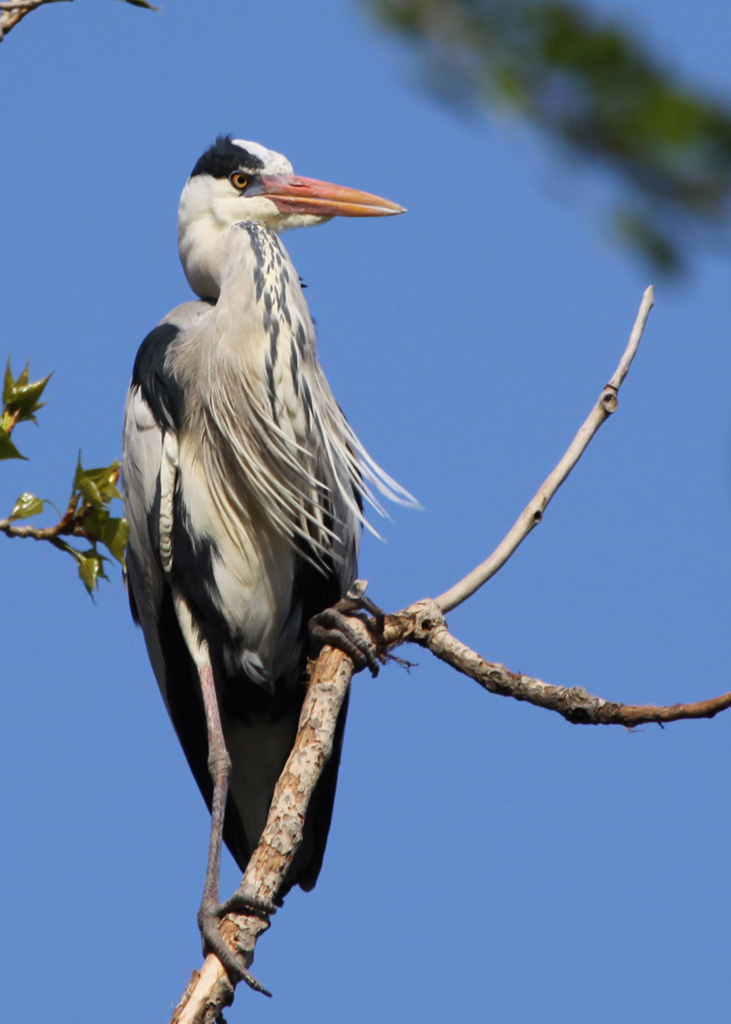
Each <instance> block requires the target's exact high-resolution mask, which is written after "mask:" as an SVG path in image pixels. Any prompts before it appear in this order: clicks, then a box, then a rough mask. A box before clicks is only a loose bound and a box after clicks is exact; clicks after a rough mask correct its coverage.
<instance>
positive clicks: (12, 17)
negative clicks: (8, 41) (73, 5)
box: [0, 0, 70, 43]
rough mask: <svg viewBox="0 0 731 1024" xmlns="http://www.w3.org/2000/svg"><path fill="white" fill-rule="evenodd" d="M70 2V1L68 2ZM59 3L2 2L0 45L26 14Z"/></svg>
mask: <svg viewBox="0 0 731 1024" xmlns="http://www.w3.org/2000/svg"><path fill="white" fill-rule="evenodd" d="M68 2H70V0H68ZM55 3H59V0H2V2H0V43H1V42H2V41H3V39H4V38H5V36H6V35H7V34H8V32H9V31H10V30H11V28H15V26H16V25H17V24H18V22H19V21H22V20H23V18H24V17H25V16H26V14H30V12H31V11H34V10H35V9H36V8H37V7H42V6H43V5H44V4H55Z"/></svg>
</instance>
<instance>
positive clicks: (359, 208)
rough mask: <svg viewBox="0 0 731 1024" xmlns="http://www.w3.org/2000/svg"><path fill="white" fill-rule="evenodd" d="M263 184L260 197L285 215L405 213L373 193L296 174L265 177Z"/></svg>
mask: <svg viewBox="0 0 731 1024" xmlns="http://www.w3.org/2000/svg"><path fill="white" fill-rule="evenodd" d="M261 184H262V190H261V194H262V195H265V196H268V197H269V199H271V200H272V202H273V203H274V204H275V206H276V207H277V209H278V210H280V211H281V212H282V213H305V214H310V215H312V216H315V217H388V216H391V215H392V214H394V213H405V209H404V207H403V206H399V205H398V203H392V202H390V200H388V199H381V197H380V196H373V195H371V194H370V192H359V191H358V190H357V189H354V188H344V187H343V186H342V185H331V184H330V183H329V182H327V181H316V180H315V179H314V178H300V177H299V175H295V174H291V175H290V174H276V175H269V176H265V177H263V178H262V179H261Z"/></svg>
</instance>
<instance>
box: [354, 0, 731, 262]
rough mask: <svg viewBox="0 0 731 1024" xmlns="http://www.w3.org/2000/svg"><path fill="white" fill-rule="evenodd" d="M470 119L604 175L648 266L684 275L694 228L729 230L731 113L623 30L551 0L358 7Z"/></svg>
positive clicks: (413, 1) (626, 236) (375, 2)
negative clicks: (522, 134) (497, 124)
mask: <svg viewBox="0 0 731 1024" xmlns="http://www.w3.org/2000/svg"><path fill="white" fill-rule="evenodd" d="M364 4H365V6H366V8H368V9H369V10H370V11H371V12H372V13H373V14H374V15H375V17H376V18H377V20H378V21H379V23H380V24H382V25H383V26H386V27H387V28H389V29H391V30H393V31H395V32H397V33H399V34H401V35H402V36H403V37H405V38H406V39H408V40H409V41H410V42H411V43H412V44H413V45H414V46H415V47H416V48H417V51H418V53H419V55H420V57H421V58H422V60H423V62H424V68H425V73H426V74H425V78H426V82H427V84H428V86H429V87H430V88H431V89H432V90H433V91H435V92H437V93H438V94H439V95H440V96H441V97H442V98H444V99H446V100H448V101H449V102H451V103H453V104H456V105H457V106H459V107H462V108H466V109H478V108H482V107H483V106H484V107H500V108H502V109H507V110H511V111H513V112H515V113H516V114H517V115H520V116H522V117H524V118H525V119H526V120H528V121H530V122H532V123H533V124H534V125H536V126H537V127H539V128H541V129H542V130H543V132H544V133H545V134H546V136H547V137H548V138H549V139H550V140H551V141H553V142H555V143H559V144H560V145H561V146H562V148H563V149H564V150H567V151H568V152H569V153H570V154H572V155H574V156H579V157H582V158H584V159H587V160H591V161H594V162H595V163H597V164H600V165H602V166H603V167H604V168H605V169H607V170H609V171H610V172H611V173H612V175H613V177H614V179H615V181H616V183H617V184H618V186H619V188H620V190H621V193H622V196H623V198H622V201H621V204H620V205H619V206H618V209H617V210H616V211H615V215H614V227H615V233H616V234H617V235H618V237H620V238H621V240H623V241H624V242H625V243H626V244H628V245H630V246H631V247H633V248H634V250H635V251H636V252H638V253H639V254H641V255H642V256H643V257H644V258H645V260H646V261H648V262H649V263H650V264H652V265H653V266H654V267H655V268H658V269H660V270H664V271H673V270H678V269H680V268H681V267H682V266H683V264H684V262H685V261H686V258H687V249H688V245H689V243H690V242H691V241H693V232H697V231H698V229H699V228H702V229H706V230H707V229H709V228H713V229H714V230H717V229H718V228H719V227H721V226H725V225H726V221H727V218H728V213H729V199H730V196H731V112H729V110H728V109H727V108H726V107H724V106H723V105H721V103H719V102H715V101H713V100H711V99H710V98H708V97H707V96H704V95H702V94H701V93H699V92H697V91H693V90H692V89H690V88H689V87H686V86H684V85H683V84H682V83H681V82H680V81H679V80H678V79H677V78H676V77H675V76H674V75H673V74H672V72H670V71H669V70H667V69H666V68H665V67H663V66H661V64H660V62H659V61H657V60H656V59H655V58H654V57H653V56H652V55H651V54H650V53H648V51H647V49H646V48H645V47H644V46H643V45H642V43H641V42H640V41H639V40H638V39H636V38H634V37H633V35H632V34H631V32H630V31H628V30H627V29H626V28H624V27H622V26H621V25H616V24H609V23H608V22H606V21H605V20H602V19H601V18H600V17H599V16H598V15H597V14H594V13H592V12H590V11H589V10H588V9H586V8H584V7H582V6H580V5H579V4H576V3H567V2H548V0H364Z"/></svg>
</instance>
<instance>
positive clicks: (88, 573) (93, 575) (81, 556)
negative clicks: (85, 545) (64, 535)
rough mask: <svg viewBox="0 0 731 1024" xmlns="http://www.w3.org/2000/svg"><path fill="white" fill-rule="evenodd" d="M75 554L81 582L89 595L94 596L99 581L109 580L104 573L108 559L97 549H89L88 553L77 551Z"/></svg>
mask: <svg viewBox="0 0 731 1024" xmlns="http://www.w3.org/2000/svg"><path fill="white" fill-rule="evenodd" d="M72 550H73V549H72ZM75 554H76V561H77V562H78V564H79V576H80V577H81V581H82V583H83V584H84V586H85V587H86V589H87V590H88V591H89V593H90V594H93V593H94V591H95V590H96V587H97V583H98V581H99V580H100V579H102V580H105V579H107V576H106V573H105V572H104V562H106V561H107V559H106V558H105V557H104V555H100V554H99V552H98V551H97V550H96V549H95V548H89V550H88V551H76V552H75Z"/></svg>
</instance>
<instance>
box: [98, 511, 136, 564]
mask: <svg viewBox="0 0 731 1024" xmlns="http://www.w3.org/2000/svg"><path fill="white" fill-rule="evenodd" d="M128 538H129V523H128V522H127V520H126V519H109V520H108V521H107V525H106V528H105V530H104V535H103V537H102V541H103V543H104V544H106V546H107V547H108V548H109V551H110V553H111V554H112V556H113V557H114V558H116V559H117V561H118V562H119V564H120V565H122V566H124V552H125V550H126V547H127V540H128Z"/></svg>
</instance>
